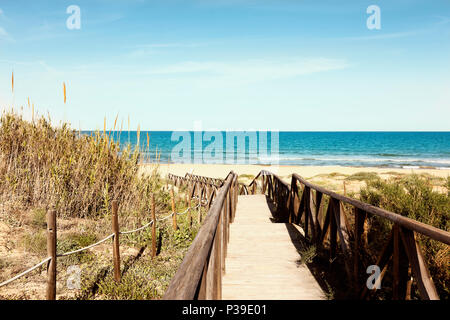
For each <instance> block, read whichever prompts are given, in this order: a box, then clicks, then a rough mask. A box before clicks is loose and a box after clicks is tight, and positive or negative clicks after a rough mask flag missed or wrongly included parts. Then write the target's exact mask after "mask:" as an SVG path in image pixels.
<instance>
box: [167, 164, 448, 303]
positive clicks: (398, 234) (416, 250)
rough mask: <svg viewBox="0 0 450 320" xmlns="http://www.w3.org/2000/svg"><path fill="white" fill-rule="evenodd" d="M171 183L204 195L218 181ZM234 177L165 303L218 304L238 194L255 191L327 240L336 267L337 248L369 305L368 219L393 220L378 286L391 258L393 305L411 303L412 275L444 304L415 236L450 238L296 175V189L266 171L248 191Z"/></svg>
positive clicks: (319, 241)
mask: <svg viewBox="0 0 450 320" xmlns="http://www.w3.org/2000/svg"><path fill="white" fill-rule="evenodd" d="M169 177H170V178H171V179H172V180H174V181H175V183H176V182H177V181H185V182H187V183H191V184H192V183H194V186H196V185H197V184H200V196H201V195H202V194H203V192H204V189H205V186H210V185H211V184H212V185H214V182H215V180H210V179H208V178H207V177H202V176H193V175H186V176H185V177H179V176H174V175H171V176H169ZM237 178H238V176H237V175H236V174H235V173H234V172H230V173H229V174H228V175H227V177H226V179H225V180H221V181H223V182H222V184H221V187H220V189H219V190H218V191H215V192H216V193H213V194H211V195H210V197H207V198H208V199H210V200H209V204H211V201H212V198H213V197H214V196H215V199H214V203H213V205H212V206H211V208H210V210H209V213H208V216H207V219H206V220H205V223H204V225H203V226H202V228H201V229H200V231H199V233H198V234H197V236H196V238H195V239H194V241H193V243H192V245H191V247H190V248H189V250H188V253H187V254H186V257H185V258H184V260H183V262H182V264H181V266H180V268H179V269H178V271H177V273H176V275H175V277H174V278H173V279H172V281H171V283H170V285H169V289H168V290H167V291H166V294H165V296H164V299H220V298H221V277H222V272H223V270H224V263H225V256H226V248H227V242H228V231H229V224H230V223H231V222H233V220H234V215H235V211H236V203H237V195H239V194H249V193H250V194H256V193H258V192H260V193H263V194H266V193H267V196H268V198H269V199H271V200H272V201H273V203H274V205H275V208H276V213H277V219H279V221H282V222H289V223H295V224H298V225H301V226H302V227H303V229H304V232H305V238H306V240H307V241H311V242H313V243H314V244H316V245H318V246H320V247H322V246H324V245H325V240H328V248H329V250H330V263H331V264H332V261H334V260H335V259H336V258H337V248H338V247H340V248H341V250H342V256H343V257H344V261H343V262H344V263H343V265H344V266H345V270H346V273H347V276H348V278H349V280H350V282H351V283H352V286H353V288H354V292H355V297H357V298H361V299H366V298H368V296H369V295H370V294H371V290H368V288H367V286H365V278H364V276H363V275H366V274H365V273H364V271H366V270H365V267H366V266H363V265H362V257H363V256H364V250H365V249H366V248H365V247H366V244H365V242H364V241H363V238H364V239H365V241H367V233H366V232H367V230H365V227H364V226H365V224H366V221H367V217H368V216H369V215H373V216H377V217H380V218H383V219H387V220H388V221H390V222H392V224H393V227H392V231H391V234H390V236H389V239H388V241H387V242H386V244H385V245H384V249H383V250H382V252H381V254H380V256H379V257H378V258H377V261H376V262H375V263H376V265H378V266H379V267H380V269H381V270H383V272H382V273H381V275H380V278H379V279H378V281H381V280H382V279H383V276H384V274H385V272H386V269H387V267H388V263H389V261H390V259H391V258H392V260H393V264H392V265H393V269H394V270H393V281H392V286H393V298H394V299H399V298H406V299H408V298H410V294H408V292H410V291H411V289H410V288H411V283H412V282H411V281H410V280H409V279H410V277H411V275H412V276H413V277H414V279H415V281H416V284H417V288H418V291H419V294H420V296H421V297H422V298H423V299H433V300H435V299H439V296H438V294H437V291H436V288H435V287H434V283H433V281H432V279H431V276H430V274H429V271H428V267H427V265H426V262H425V260H424V257H423V254H422V251H421V248H420V245H419V243H418V241H417V240H416V238H415V234H416V233H420V234H422V235H424V236H427V237H429V238H430V239H433V240H436V241H440V242H442V243H444V244H447V245H450V233H449V232H447V231H445V230H441V229H438V228H435V227H433V226H430V225H427V224H425V223H422V222H419V221H416V220H413V219H410V218H408V217H404V216H402V215H399V214H396V213H393V212H390V211H388V210H384V209H381V208H379V207H375V206H373V205H370V204H367V203H364V202H362V201H359V200H356V199H353V198H350V197H347V196H344V195H341V194H338V193H336V192H333V191H331V190H328V189H325V188H323V187H320V186H317V185H315V184H312V183H310V182H308V181H306V180H305V179H304V178H302V177H301V176H299V175H298V174H293V175H292V178H291V184H288V183H286V182H285V181H283V180H282V179H281V178H280V177H279V176H277V175H276V174H273V173H271V172H269V171H266V170H261V171H260V172H259V173H258V175H256V177H255V178H254V179H253V180H252V181H251V183H250V184H249V185H248V186H247V185H245V184H243V183H239V182H238V181H237ZM258 179H261V180H262V183H261V185H259V184H258V183H257V180H258ZM218 180H220V179H218ZM211 181H212V182H211ZM298 183H300V188H299V186H298ZM301 186H303V189H301ZM258 188H259V189H260V190H258ZM300 190H301V191H302V192H301V197H300V193H299V191H300ZM313 191H315V194H314V193H313ZM206 193H208V192H206ZM324 195H326V196H329V198H330V201H329V205H328V207H327V209H326V213H325V218H324V219H323V221H322V222H321V221H319V220H320V219H319V212H322V211H325V208H322V207H323V204H324V201H322V198H323V196H324ZM313 196H314V197H315V198H314V199H313ZM344 203H345V204H348V205H351V206H353V213H354V230H353V232H351V230H350V229H349V228H350V227H349V224H348V221H347V218H346V213H345V211H344V207H343V204H344ZM322 209H323V210H322ZM322 213H323V212H322ZM338 239H339V241H338ZM405 259H406V260H405ZM405 261H406V263H407V265H405ZM372 264H373V263H372ZM361 267H364V268H361ZM408 267H409V269H408ZM221 270H222V271H221ZM360 270H361V271H362V272H361V274H360ZM405 270H406V271H405ZM408 270H410V271H408ZM405 272H406V274H405ZM408 272H409V273H408ZM411 273H412V274H411ZM408 274H409V275H408ZM363 284H364V285H363ZM400 288H406V293H405V292H404V293H402V292H400V291H401V290H400ZM402 290H403V289H402Z"/></svg>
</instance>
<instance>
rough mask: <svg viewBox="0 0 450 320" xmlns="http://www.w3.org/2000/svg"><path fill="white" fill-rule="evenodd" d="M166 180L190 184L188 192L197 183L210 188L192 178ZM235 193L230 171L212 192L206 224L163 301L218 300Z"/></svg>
mask: <svg viewBox="0 0 450 320" xmlns="http://www.w3.org/2000/svg"><path fill="white" fill-rule="evenodd" d="M169 178H170V179H172V180H179V181H184V183H188V184H190V188H191V189H192V188H193V186H194V185H198V183H203V184H204V186H203V187H205V186H208V185H209V186H210V182H208V181H206V180H205V181H202V180H201V179H196V178H193V176H186V177H184V179H179V178H177V177H176V176H174V175H171V176H169ZM198 190H200V191H199V193H200V192H201V193H203V191H202V190H203V188H202V186H201V185H200V187H199V189H198ZM238 192H239V184H238V182H237V175H236V174H235V173H234V172H230V173H229V174H228V176H227V177H226V178H225V179H224V181H223V184H222V185H221V187H220V189H219V190H218V191H217V192H216V193H213V199H211V201H210V202H209V203H210V204H211V203H212V204H211V207H210V209H209V212H208V214H207V216H206V218H205V221H204V223H203V225H202V227H201V228H200V230H199V232H198V233H197V236H196V237H195V239H194V241H193V242H192V244H191V246H190V247H189V250H188V252H187V253H186V256H185V258H184V260H183V262H182V263H181V265H180V267H179V268H178V271H177V273H176V274H175V276H174V277H173V278H172V281H171V282H170V284H169V287H168V289H167V291H166V293H165V295H164V299H169V300H174V299H177V300H178V299H182V300H193V299H200V300H203V299H207V300H217V299H221V297H222V275H223V273H224V272H225V257H226V253H227V245H228V240H229V225H230V223H231V222H233V220H234V215H235V212H236V203H237V195H238ZM200 197H201V195H200Z"/></svg>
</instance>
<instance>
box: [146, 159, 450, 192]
mask: <svg viewBox="0 0 450 320" xmlns="http://www.w3.org/2000/svg"><path fill="white" fill-rule="evenodd" d="M154 167H155V165H154V164H145V165H142V166H141V172H149V171H150V170H152V168H154ZM158 170H159V172H160V174H161V175H162V176H163V177H165V176H166V175H167V174H168V173H172V174H175V175H179V176H184V175H185V174H186V172H190V173H192V174H196V175H202V176H207V177H214V178H224V177H225V176H226V175H227V174H228V173H229V172H230V171H231V170H233V171H234V172H236V173H237V174H239V175H244V176H243V177H240V181H241V182H244V183H249V182H250V181H251V180H252V179H253V177H254V176H256V175H257V174H258V173H259V172H260V171H261V170H268V171H270V172H273V173H275V174H277V175H278V176H279V177H280V178H282V179H283V180H284V181H286V182H288V183H290V180H291V178H290V177H291V174H292V173H297V174H298V175H300V176H302V177H303V178H305V179H308V180H309V181H311V182H312V183H316V184H318V185H321V186H323V187H326V188H328V189H331V190H333V191H336V192H341V193H342V192H343V191H344V184H345V190H346V192H359V189H360V188H361V187H362V186H363V185H365V182H364V179H347V178H348V177H349V176H351V175H354V174H356V173H360V172H373V173H376V174H378V176H379V177H380V178H382V179H388V178H390V177H393V176H397V177H398V176H400V175H405V174H413V173H415V174H423V175H427V176H434V177H439V178H444V179H446V178H447V177H448V176H450V170H449V169H445V170H440V169H400V168H377V167H342V166H264V165H251V164H179V163H177V164H160V165H159V169H158ZM436 188H437V189H441V188H440V187H439V186H436Z"/></svg>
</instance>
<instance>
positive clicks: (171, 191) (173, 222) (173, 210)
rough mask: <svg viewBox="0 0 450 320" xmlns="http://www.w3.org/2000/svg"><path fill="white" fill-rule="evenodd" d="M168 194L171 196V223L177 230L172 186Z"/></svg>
mask: <svg viewBox="0 0 450 320" xmlns="http://www.w3.org/2000/svg"><path fill="white" fill-rule="evenodd" d="M170 195H171V197H172V225H173V230H174V231H177V213H176V212H175V195H174V192H173V188H172V189H170Z"/></svg>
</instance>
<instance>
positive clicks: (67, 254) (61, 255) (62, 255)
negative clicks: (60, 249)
mask: <svg viewBox="0 0 450 320" xmlns="http://www.w3.org/2000/svg"><path fill="white" fill-rule="evenodd" d="M112 237H114V233H111V234H110V235H109V236H107V237H106V238H104V239H102V240H100V241H99V242H96V243H94V244H91V245H89V246H87V247H84V248H81V249H78V250H74V251H70V252H66V253H61V254H57V255H56V256H57V257H65V256H70V255H71V254H74V253H78V252H81V251H84V250H87V249H90V248H93V247H95V246H98V245H99V244H101V243H103V242H105V241H106V240H108V239H109V238H112Z"/></svg>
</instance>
